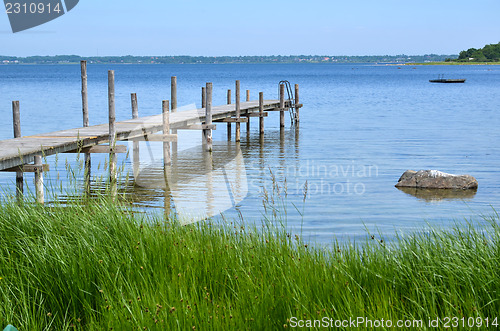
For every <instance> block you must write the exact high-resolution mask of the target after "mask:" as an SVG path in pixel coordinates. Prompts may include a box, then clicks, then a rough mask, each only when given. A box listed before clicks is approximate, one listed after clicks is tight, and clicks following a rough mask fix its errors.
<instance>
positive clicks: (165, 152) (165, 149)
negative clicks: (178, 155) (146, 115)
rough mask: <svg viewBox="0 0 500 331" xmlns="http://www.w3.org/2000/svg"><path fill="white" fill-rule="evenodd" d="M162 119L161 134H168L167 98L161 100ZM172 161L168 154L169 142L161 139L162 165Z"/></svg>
mask: <svg viewBox="0 0 500 331" xmlns="http://www.w3.org/2000/svg"><path fill="white" fill-rule="evenodd" d="M162 115H163V116H162V119H163V135H164V136H165V135H167V134H170V114H169V102H168V100H163V103H162ZM171 163H172V158H171V156H170V143H169V142H168V141H165V140H164V141H163V165H169V164H171Z"/></svg>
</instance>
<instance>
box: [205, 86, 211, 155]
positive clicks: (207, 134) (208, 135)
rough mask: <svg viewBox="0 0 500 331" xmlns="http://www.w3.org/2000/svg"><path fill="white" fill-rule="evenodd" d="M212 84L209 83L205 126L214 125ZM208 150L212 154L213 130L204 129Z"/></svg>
mask: <svg viewBox="0 0 500 331" xmlns="http://www.w3.org/2000/svg"><path fill="white" fill-rule="evenodd" d="M212 89H213V85H212V83H207V107H206V109H205V124H207V125H212ZM203 132H204V136H205V142H206V149H207V151H208V152H212V130H211V129H204V130H203Z"/></svg>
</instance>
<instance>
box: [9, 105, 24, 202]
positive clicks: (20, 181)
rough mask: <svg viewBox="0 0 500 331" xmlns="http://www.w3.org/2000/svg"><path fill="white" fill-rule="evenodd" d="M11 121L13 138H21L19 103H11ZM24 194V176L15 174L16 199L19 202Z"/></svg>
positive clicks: (20, 172) (19, 173)
mask: <svg viewBox="0 0 500 331" xmlns="http://www.w3.org/2000/svg"><path fill="white" fill-rule="evenodd" d="M12 120H13V126H14V138H20V137H21V109H20V106H19V101H12ZM23 194H24V175H23V172H22V171H17V172H16V197H17V200H18V201H20V200H21V199H22V198H23Z"/></svg>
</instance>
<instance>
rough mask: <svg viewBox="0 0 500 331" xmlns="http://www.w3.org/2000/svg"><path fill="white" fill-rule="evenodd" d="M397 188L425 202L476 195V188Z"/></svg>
mask: <svg viewBox="0 0 500 331" xmlns="http://www.w3.org/2000/svg"><path fill="white" fill-rule="evenodd" d="M398 190H400V191H403V192H404V193H406V194H409V195H412V196H414V197H416V198H417V199H420V200H424V201H427V202H435V201H442V200H469V199H473V198H474V197H475V196H476V193H477V190H451V189H423V188H415V187H398Z"/></svg>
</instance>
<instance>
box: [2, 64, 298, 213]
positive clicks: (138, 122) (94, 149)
mask: <svg viewBox="0 0 500 331" xmlns="http://www.w3.org/2000/svg"><path fill="white" fill-rule="evenodd" d="M81 72H82V76H81V77H82V113H83V127H80V128H75V129H69V130H61V131H56V132H50V133H41V134H37V135H33V136H24V137H22V136H21V123H20V116H19V114H20V112H21V111H22V104H20V102H19V101H13V103H12V110H13V127H14V138H13V139H8V140H2V141H0V171H7V172H15V173H16V187H17V188H16V191H17V196H18V198H22V194H23V175H22V174H23V173H24V172H35V185H36V194H37V201H38V202H39V203H43V202H44V197H43V173H44V172H45V171H48V170H49V166H48V165H44V164H43V162H42V160H43V158H44V157H46V156H50V155H54V154H60V153H84V154H85V169H86V170H85V181H86V182H88V183H87V185H90V184H89V182H90V154H92V153H106V154H109V155H110V167H109V170H110V182H111V183H112V184H113V181H116V153H126V146H123V145H116V142H118V141H134V142H139V141H161V142H163V143H164V162H165V164H169V163H170V162H171V158H170V151H171V150H170V143H173V146H172V147H173V150H174V151H175V150H176V145H177V144H176V141H177V138H178V136H177V131H178V130H201V131H202V132H203V134H202V141H203V144H204V146H206V151H207V152H208V153H210V152H211V151H212V130H214V129H216V124H215V123H217V122H221V123H227V130H228V139H231V125H232V123H235V124H236V132H235V141H236V142H239V141H240V124H241V123H247V130H248V129H249V128H250V124H249V123H250V119H251V118H253V117H256V118H259V128H260V129H259V132H260V134H263V133H264V118H265V117H267V116H268V112H270V111H278V112H280V127H281V128H283V127H284V125H285V124H284V122H285V121H284V118H285V112H288V110H289V109H293V110H294V111H295V119H296V120H298V111H299V109H300V108H301V107H302V105H301V104H299V100H298V97H299V94H298V85H295V96H294V97H293V98H292V97H290V96H288V98H287V97H285V92H284V91H285V89H284V87H283V85H280V89H279V90H280V99H276V100H275V99H264V95H263V93H262V92H260V93H259V100H257V101H250V91H248V90H247V91H246V100H247V101H244V102H241V100H240V82H239V81H236V83H235V96H236V98H235V102H234V103H232V102H231V91H230V90H229V91H228V102H227V104H226V105H221V106H213V105H212V89H213V86H212V83H207V84H206V86H205V87H203V88H202V108H198V109H191V110H183V111H177V77H172V79H171V102H170V103H169V101H168V100H164V101H163V104H162V114H159V115H154V116H147V117H139V114H138V103H137V95H136V94H135V93H132V94H131V109H132V116H131V117H132V119H130V120H126V121H121V122H115V92H114V71H112V70H110V71H109V72H108V112H109V123H107V124H101V125H94V126H89V113H88V100H87V99H88V93H87V63H86V61H82V63H81ZM170 106H171V109H169V108H170ZM296 124H298V123H296ZM158 132H161V133H158ZM135 153H136V144H134V155H135Z"/></svg>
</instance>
